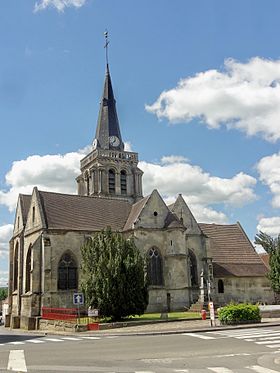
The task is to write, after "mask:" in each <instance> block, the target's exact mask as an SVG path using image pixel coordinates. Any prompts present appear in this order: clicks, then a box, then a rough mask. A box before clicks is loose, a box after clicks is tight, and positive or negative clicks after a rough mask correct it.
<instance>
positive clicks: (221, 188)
mask: <svg viewBox="0 0 280 373" xmlns="http://www.w3.org/2000/svg"><path fill="white" fill-rule="evenodd" d="M172 159H173V162H172V163H170V162H171V160H172ZM168 161H169V162H166V157H164V158H163V162H162V163H161V164H154V163H148V162H140V163H139V167H140V168H141V169H142V170H143V171H144V177H143V183H144V191H145V194H149V193H150V192H151V191H152V190H153V189H155V188H157V189H159V191H160V193H162V194H163V195H164V197H165V198H167V199H169V198H170V197H172V196H175V195H177V194H178V193H182V194H183V195H184V196H185V199H186V201H187V203H189V204H190V205H191V206H197V207H198V206H200V210H201V207H202V206H204V207H206V206H210V205H213V204H227V205H231V206H234V207H241V206H244V205H245V204H247V203H250V202H252V201H254V200H256V198H257V197H256V195H255V193H254V187H255V184H256V179H255V178H253V177H252V176H249V175H247V174H244V173H242V172H241V173H239V174H237V175H235V176H233V177H232V178H231V179H226V178H220V177H215V176H211V175H210V174H209V173H207V172H204V171H203V170H202V169H201V168H200V167H199V166H195V165H191V164H190V163H188V162H187V161H184V160H183V159H182V158H181V157H179V159H176V157H173V158H172V157H168Z"/></svg>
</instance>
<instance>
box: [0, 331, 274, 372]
mask: <svg viewBox="0 0 280 373" xmlns="http://www.w3.org/2000/svg"><path fill="white" fill-rule="evenodd" d="M1 331H2V328H1V329H0V333H1ZM5 333H6V334H0V371H1V372H11V371H15V372H36V373H40V372H44V373H47V372H52V373H53V372H95V373H101V372H103V373H104V372H106V373H114V372H118V373H128V372H129V373H134V372H137V373H167V372H168V373H173V372H177V373H178V372H181V373H183V372H188V373H200V372H201V373H202V372H203V373H210V372H216V373H232V372H234V373H250V372H251V373H252V372H257V373H275V372H280V327H265V328H253V329H251V328H250V329H242V330H227V331H218V332H203V333H202V332H201V333H186V334H174V335H161V336H126V337H125V336H117V337H112V336H111V337H110V336H107V337H106V336H100V337H98V336H84V335H82V334H77V335H76V334H75V335H73V336H57V335H56V336H51V335H47V336H36V335H31V336H30V335H29V334H27V335H23V334H17V333H14V332H13V333H9V332H7V331H6V332H5Z"/></svg>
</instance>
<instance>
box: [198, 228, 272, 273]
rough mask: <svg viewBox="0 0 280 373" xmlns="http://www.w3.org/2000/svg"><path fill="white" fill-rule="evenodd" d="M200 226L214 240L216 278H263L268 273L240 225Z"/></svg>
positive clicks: (212, 246)
mask: <svg viewBox="0 0 280 373" xmlns="http://www.w3.org/2000/svg"><path fill="white" fill-rule="evenodd" d="M199 226H200V228H201V230H202V232H203V233H204V234H205V235H206V236H208V237H209V238H210V239H211V240H212V244H211V256H212V258H213V263H214V274H215V276H222V275H224V276H263V275H264V274H265V273H266V271H267V270H266V267H265V266H264V264H263V262H262V260H261V259H260V257H259V255H258V254H257V253H256V251H255V250H254V248H253V246H252V244H251V242H250V241H249V239H248V237H247V236H246V234H245V232H244V231H243V229H242V227H241V226H240V224H239V223H237V224H231V225H219V224H199Z"/></svg>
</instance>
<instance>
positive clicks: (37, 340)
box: [25, 339, 45, 343]
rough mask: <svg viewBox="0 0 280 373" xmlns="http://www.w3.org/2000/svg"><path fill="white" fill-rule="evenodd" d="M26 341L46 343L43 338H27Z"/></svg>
mask: <svg viewBox="0 0 280 373" xmlns="http://www.w3.org/2000/svg"><path fill="white" fill-rule="evenodd" d="M25 342H28V343H45V342H44V341H41V339H27V340H26V341H25Z"/></svg>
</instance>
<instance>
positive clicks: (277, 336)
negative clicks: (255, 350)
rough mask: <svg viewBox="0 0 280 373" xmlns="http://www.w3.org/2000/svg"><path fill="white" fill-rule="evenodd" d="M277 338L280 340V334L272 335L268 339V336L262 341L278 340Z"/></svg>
mask: <svg viewBox="0 0 280 373" xmlns="http://www.w3.org/2000/svg"><path fill="white" fill-rule="evenodd" d="M277 338H280V333H277V334H275V335H272V336H270V337H267V336H265V337H262V341H263V340H265V339H277Z"/></svg>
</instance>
